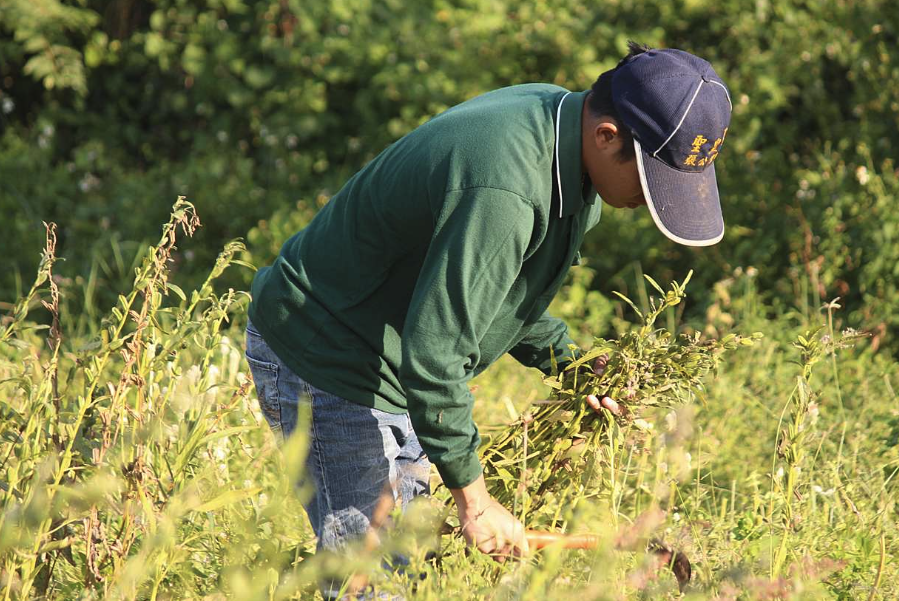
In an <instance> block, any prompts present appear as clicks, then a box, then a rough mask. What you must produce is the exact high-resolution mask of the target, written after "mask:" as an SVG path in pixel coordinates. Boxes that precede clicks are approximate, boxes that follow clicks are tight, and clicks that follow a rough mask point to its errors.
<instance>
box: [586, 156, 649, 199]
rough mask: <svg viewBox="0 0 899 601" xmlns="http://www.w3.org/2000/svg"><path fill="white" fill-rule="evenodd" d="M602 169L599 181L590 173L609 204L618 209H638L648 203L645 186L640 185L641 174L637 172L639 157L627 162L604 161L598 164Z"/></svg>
mask: <svg viewBox="0 0 899 601" xmlns="http://www.w3.org/2000/svg"><path fill="white" fill-rule="evenodd" d="M597 170H598V171H600V173H598V174H597V175H598V176H599V178H600V179H599V183H598V182H597V179H595V178H594V177H593V175H592V174H591V175H590V179H591V180H592V181H593V184H594V187H595V188H596V191H597V192H598V193H599V197H600V198H602V199H603V201H605V203H606V204H607V205H610V206H613V207H615V208H616V209H636V208H637V207H641V206H643V205H645V204H646V199H645V198H644V197H643V187H642V186H641V185H640V174H639V173H638V172H637V159H636V158H632V159H630V160H628V161H625V162H618V161H617V160H613V161H612V162H606V163H603V164H602V165H600V166H597Z"/></svg>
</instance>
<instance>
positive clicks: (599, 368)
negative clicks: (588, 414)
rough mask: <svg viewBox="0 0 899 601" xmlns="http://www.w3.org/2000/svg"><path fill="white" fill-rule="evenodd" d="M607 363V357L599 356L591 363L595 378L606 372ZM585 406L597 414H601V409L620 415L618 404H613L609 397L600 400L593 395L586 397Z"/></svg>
mask: <svg viewBox="0 0 899 601" xmlns="http://www.w3.org/2000/svg"><path fill="white" fill-rule="evenodd" d="M608 363H609V356H608V355H600V356H599V357H597V358H596V361H594V362H593V373H595V374H596V375H597V376H601V375H602V374H603V372H605V371H606V365H607V364H608ZM587 404H588V405H590V407H592V408H593V410H594V411H596V412H597V413H602V411H603V409H605V410H607V411H611V412H612V414H613V415H616V416H617V415H621V408H620V407H619V406H618V403H616V402H615V400H614V399H612V398H611V397H607V396H603V397H602V398H600V397H597V396H596V395H595V394H588V395H587Z"/></svg>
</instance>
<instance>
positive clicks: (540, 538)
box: [525, 530, 599, 551]
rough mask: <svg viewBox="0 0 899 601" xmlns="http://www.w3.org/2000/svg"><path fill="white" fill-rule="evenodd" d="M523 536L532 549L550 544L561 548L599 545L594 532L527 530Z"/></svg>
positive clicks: (589, 547) (584, 547) (581, 547)
mask: <svg viewBox="0 0 899 601" xmlns="http://www.w3.org/2000/svg"><path fill="white" fill-rule="evenodd" d="M525 537H526V538H527V539H528V546H529V547H530V548H531V550H532V551H534V550H537V549H543V548H544V547H548V546H550V545H560V546H561V547H562V548H563V549H595V548H596V547H598V546H599V537H598V536H596V535H595V534H562V533H560V532H545V531H542V530H528V531H527V532H526V533H525Z"/></svg>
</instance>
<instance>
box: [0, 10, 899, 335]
mask: <svg viewBox="0 0 899 601" xmlns="http://www.w3.org/2000/svg"><path fill="white" fill-rule="evenodd" d="M0 15H2V18H0V126H2V130H3V131H2V134H0V211H2V212H3V214H4V215H6V216H7V219H6V228H5V232H4V236H3V237H2V238H0V253H2V255H3V256H4V257H6V258H7V259H6V260H7V262H8V263H7V264H8V265H10V267H11V268H10V269H5V270H3V272H2V273H0V298H2V299H4V300H11V299H12V298H13V297H14V296H15V295H16V292H17V291H18V290H19V289H20V287H21V286H20V284H19V283H18V282H19V280H20V279H21V274H30V273H32V272H33V270H34V268H35V266H36V264H37V257H38V251H39V248H40V243H41V238H42V237H41V234H40V232H41V225H40V222H41V220H56V221H59V223H60V225H61V230H60V254H62V255H63V256H66V257H67V258H68V264H66V265H65V266H63V267H62V268H60V270H59V271H60V273H61V274H63V275H64V276H67V277H69V278H72V282H71V284H70V285H69V286H68V287H66V286H64V294H66V295H67V296H68V297H69V298H70V299H72V300H77V299H79V298H81V299H83V297H84V296H85V295H91V294H95V292H94V291H96V290H100V291H101V292H102V291H103V290H105V289H109V288H108V286H104V285H103V284H104V283H107V284H111V285H127V279H128V277H127V276H128V275H129V274H130V261H131V259H132V257H133V254H134V252H135V250H136V247H135V246H134V245H133V244H129V242H131V241H142V240H145V239H149V238H151V237H152V236H154V235H155V224H157V223H160V222H161V221H163V220H164V219H165V217H166V215H167V212H168V208H169V202H170V199H171V198H173V197H175V196H176V195H178V194H186V195H188V196H189V197H190V198H191V199H192V200H193V201H194V202H195V203H196V204H197V206H198V208H199V210H200V213H201V215H202V216H203V219H204V223H205V224H206V226H207V229H206V236H207V237H208V239H209V240H210V243H209V244H208V245H206V246H205V247H206V248H208V249H210V250H202V249H197V250H195V251H193V252H192V253H189V254H184V255H179V256H178V260H179V264H178V269H179V270H181V272H183V273H185V274H186V275H188V276H192V277H193V278H194V279H197V278H199V277H202V276H201V274H202V273H203V272H204V267H203V266H205V265H207V264H208V263H209V261H211V260H212V257H213V255H214V253H215V250H213V249H216V248H218V246H219V244H217V243H218V242H222V241H224V240H227V239H230V238H233V237H236V236H248V237H249V246H250V252H251V253H252V260H253V262H255V263H257V264H261V263H264V262H266V261H268V260H269V259H270V258H271V257H272V255H273V254H274V253H275V252H276V251H277V248H278V246H279V244H280V242H281V241H282V240H283V239H284V238H285V237H286V236H287V235H289V234H290V233H292V232H293V231H295V230H296V229H297V228H298V227H301V226H302V224H303V223H305V222H306V221H307V220H308V219H309V217H310V216H311V215H312V214H314V211H315V210H316V209H317V207H318V206H319V203H321V202H324V201H325V200H326V199H327V197H328V196H329V195H330V194H332V193H333V192H334V191H336V190H337V189H338V188H339V186H340V185H341V183H342V182H343V181H344V180H345V179H346V178H347V177H348V176H349V175H350V174H352V173H353V172H354V171H355V170H356V169H358V168H359V167H360V166H361V165H363V164H364V163H365V162H366V161H367V160H369V159H370V158H371V157H373V156H374V155H375V154H376V153H378V152H379V151H380V150H381V149H382V148H383V147H384V146H386V145H387V144H389V143H390V142H391V141H393V140H395V139H397V138H398V137H400V136H401V135H403V134H404V133H406V132H408V131H409V130H411V129H413V128H414V127H415V126H416V125H418V124H419V123H421V122H422V121H424V120H426V119H428V118H429V117H431V116H432V115H434V114H436V113H438V112H440V111H442V110H443V109H445V108H447V107H449V106H452V105H454V104H456V103H458V102H460V101H462V100H465V99H467V98H469V97H471V96H474V95H476V94H478V93H481V92H484V91H487V90H490V89H492V88H496V87H499V86H504V85H509V84H515V83H521V82H528V81H548V82H554V83H557V84H560V85H564V86H567V87H569V88H573V89H580V88H585V87H587V86H589V85H590V84H591V83H592V81H593V80H594V79H595V77H596V76H597V75H598V74H599V73H601V72H602V71H603V70H605V69H607V68H610V67H612V66H613V65H614V64H615V63H616V61H617V59H618V58H619V57H620V56H621V55H622V53H623V52H624V51H625V43H626V40H627V39H629V38H632V39H636V40H640V41H644V42H646V43H649V44H652V45H657V46H666V47H679V48H684V49H687V50H690V51H692V52H695V53H697V54H699V55H701V56H704V57H706V58H708V59H709V60H711V61H712V63H713V64H714V65H715V67H716V69H717V71H718V72H719V73H720V74H721V76H722V77H723V78H724V79H725V80H726V81H727V82H728V84H729V85H730V88H731V92H732V96H733V99H734V114H733V122H732V126H731V128H730V131H729V133H728V143H727V145H726V150H725V154H724V157H725V160H723V161H722V162H721V163H720V164H719V181H720V184H721V185H720V187H721V193H722V196H723V198H724V199H725V204H726V221H727V225H728V229H727V235H726V237H725V240H724V242H723V243H722V244H720V245H718V246H716V247H714V248H711V249H702V250H691V249H687V248H683V247H678V246H676V245H674V244H673V243H669V242H668V241H667V240H665V239H664V238H663V236H662V235H660V234H659V233H658V232H657V231H656V230H655V228H654V227H653V226H652V224H651V221H650V218H649V216H648V215H647V214H646V212H645V211H644V212H643V213H642V214H640V215H629V214H622V212H620V211H619V212H616V211H613V210H610V211H607V213H606V216H605V217H604V219H603V224H602V225H601V227H599V228H597V229H596V230H595V231H594V233H593V235H592V237H591V238H589V239H588V241H587V242H586V248H585V251H586V253H585V254H586V255H587V256H589V257H590V258H591V261H592V267H593V268H595V269H596V273H597V277H595V278H594V279H593V285H594V287H595V288H597V289H598V290H600V291H602V292H608V291H609V290H610V289H612V288H618V289H623V288H626V286H627V284H628V282H634V278H633V274H634V273H636V271H637V270H638V269H639V267H638V266H637V265H636V264H635V262H636V261H639V263H640V266H642V269H643V270H645V271H646V272H648V273H652V274H654V275H655V276H657V277H661V278H666V279H668V278H672V277H682V275H683V274H684V273H685V272H686V270H687V268H689V267H692V268H694V269H695V271H696V273H697V280H696V284H697V285H695V291H694V297H696V296H697V295H699V298H694V300H695V301H698V302H696V303H695V304H694V306H695V307H698V308H699V309H701V308H703V307H710V306H713V305H714V303H715V301H716V297H715V296H714V293H713V292H712V290H713V286H712V284H713V283H714V282H718V281H721V280H724V279H726V278H728V277H731V276H732V274H733V272H734V270H735V269H737V268H749V267H755V268H757V269H758V289H759V290H761V291H763V296H764V300H765V301H766V302H767V304H768V305H770V306H772V307H774V308H775V310H776V309H777V308H780V309H786V310H790V309H794V308H795V309H797V310H799V311H801V312H804V313H805V314H806V315H807V314H808V312H809V311H813V310H814V307H816V306H817V305H818V304H820V302H821V301H823V300H829V299H831V298H833V297H836V296H841V297H842V298H843V300H844V302H845V304H846V306H847V309H848V313H847V315H848V316H849V318H850V320H851V322H852V323H853V324H854V325H856V326H863V327H867V328H870V329H872V330H874V331H875V333H876V337H875V344H881V343H883V342H886V343H888V344H890V346H891V347H893V348H894V349H895V348H896V344H895V343H890V342H889V341H890V338H891V337H889V336H885V334H886V333H887V332H893V333H895V332H896V331H899V317H896V316H895V315H892V314H891V312H890V307H892V306H896V304H897V303H899V292H897V289H896V285H895V279H896V278H895V276H896V269H899V268H897V267H896V266H897V265H899V245H897V244H895V241H896V237H897V236H899V213H897V212H896V211H894V210H893V205H894V204H895V200H896V196H897V192H899V175H897V166H896V165H895V164H894V162H893V160H892V157H893V155H894V154H895V153H896V151H897V149H899V134H897V128H899V123H897V118H896V115H897V113H899V85H896V84H895V82H896V81H897V80H899V62H897V61H899V57H897V56H896V48H897V44H899V11H896V10H895V6H893V3H892V2H891V1H889V0H860V1H855V2H845V1H843V0H824V1H821V2H803V1H799V0H794V1H785V0H784V1H773V2H767V1H766V2H747V1H739V0H727V1H722V2H714V3H709V2H698V1H696V0H676V1H673V2H672V1H668V0H665V1H652V2H602V3H595V2H587V1H586V0H565V1H562V0H524V1H521V2H507V1H494V0H459V1H453V2H450V1H444V0H416V1H414V2H409V1H403V2H401V1H399V0H334V1H329V2H325V1H314V2H310V1H300V0H269V1H256V2H248V1H246V0H207V1H205V2H184V1H181V0H156V1H149V0H114V1H112V2H106V1H102V2H101V1H99V0H81V1H79V2H63V1H60V0H0ZM91 273H93V276H94V280H93V283H91V280H90V275H91ZM235 277H237V278H239V280H238V281H235V282H234V283H235V284H239V285H246V283H247V279H248V278H249V277H250V276H249V274H246V273H244V274H242V275H240V276H235ZM25 279H26V281H27V279H28V278H27V277H26V278H25ZM64 283H67V281H64ZM704 290H705V291H706V292H703V291H704ZM809 307H811V309H810V308H809Z"/></svg>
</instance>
